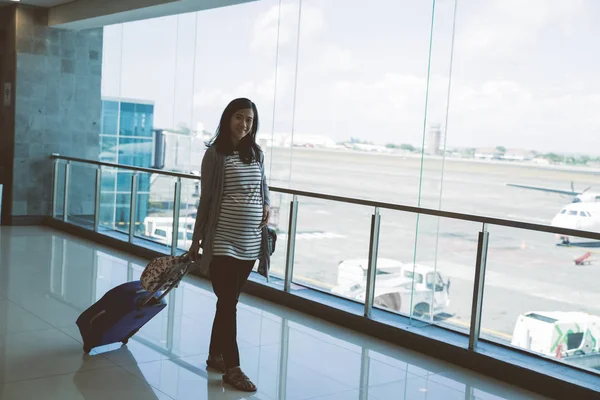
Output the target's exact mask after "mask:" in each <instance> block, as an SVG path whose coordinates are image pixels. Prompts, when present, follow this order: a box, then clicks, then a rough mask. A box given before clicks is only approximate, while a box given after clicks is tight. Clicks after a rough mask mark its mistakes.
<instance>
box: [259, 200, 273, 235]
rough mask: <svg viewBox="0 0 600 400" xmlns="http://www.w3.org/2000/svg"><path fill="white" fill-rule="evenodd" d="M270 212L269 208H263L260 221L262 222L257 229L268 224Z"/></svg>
mask: <svg viewBox="0 0 600 400" xmlns="http://www.w3.org/2000/svg"><path fill="white" fill-rule="evenodd" d="M270 212H271V209H270V207H269V206H264V207H263V219H262V222H261V223H260V225H259V226H258V229H262V228H264V227H265V226H267V225H268V224H269V214H270Z"/></svg>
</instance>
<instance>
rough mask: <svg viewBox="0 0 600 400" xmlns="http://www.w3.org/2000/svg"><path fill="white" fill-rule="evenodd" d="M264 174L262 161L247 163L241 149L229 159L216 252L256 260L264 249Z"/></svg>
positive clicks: (216, 238)
mask: <svg viewBox="0 0 600 400" xmlns="http://www.w3.org/2000/svg"><path fill="white" fill-rule="evenodd" d="M262 218H263V200H262V175H261V169H260V165H259V163H258V162H256V161H253V162H252V163H251V164H245V163H244V162H243V161H242V160H240V156H239V153H238V152H234V153H233V155H230V156H227V158H226V159H225V180H224V186H223V200H222V202H221V211H220V214H219V219H218V221H217V229H216V231H215V239H214V246H213V255H215V256H229V257H234V258H237V259H238V260H256V259H258V258H259V257H260V253H261V230H260V229H259V226H260V224H261V222H262Z"/></svg>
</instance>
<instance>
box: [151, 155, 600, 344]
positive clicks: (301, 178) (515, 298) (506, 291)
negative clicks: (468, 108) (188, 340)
mask: <svg viewBox="0 0 600 400" xmlns="http://www.w3.org/2000/svg"><path fill="white" fill-rule="evenodd" d="M266 161H267V175H268V177H269V182H270V185H271V186H274V187H283V188H289V189H297V190H304V191H312V192H318V193H323V194H330V195H339V196H347V197H357V198H361V199H369V200H375V201H383V202H389V203H396V204H403V205H409V206H421V207H426V208H436V209H438V208H441V209H442V210H446V211H455V212H461V213H468V214H476V215H482V216H491V217H498V218H505V219H512V220H517V221H525V222H533V223H538V224H550V221H551V219H552V218H553V216H554V215H555V214H556V213H557V212H558V211H560V209H561V208H562V206H564V205H566V204H568V203H570V201H571V199H570V198H568V197H562V196H560V195H558V194H551V193H544V192H536V191H530V190H525V189H518V188H511V187H508V186H506V183H519V184H528V185H536V186H545V187H555V188H559V189H569V188H570V184H571V181H573V182H574V184H575V187H576V189H581V190H583V189H584V188H586V187H588V186H594V185H596V189H597V190H600V171H592V170H589V171H585V170H570V169H566V168H565V169H560V168H550V167H544V166H535V165H520V164H514V163H509V162H500V163H498V162H475V161H471V160H457V159H447V160H446V162H445V164H443V163H442V160H441V159H440V158H426V159H424V160H423V162H422V161H421V159H420V158H419V157H411V156H408V157H403V156H397V155H385V154H375V153H357V152H344V151H322V150H313V149H297V148H295V149H293V150H290V149H268V151H267V160H266ZM442 166H443V168H442ZM421 171H423V173H422V174H421ZM442 177H443V179H442ZM161 182H162V183H161ZM169 185H170V186H169ZM163 186H164V187H163ZM169 187H172V183H170V184H169V183H168V182H167V181H166V180H157V181H155V183H154V184H153V187H152V194H151V199H154V200H158V199H159V198H172V195H171V194H170V190H169ZM193 192H194V190H193V183H192V182H184V190H183V195H182V200H183V201H184V202H188V203H190V204H193V203H195V202H196V201H197V197H193V196H192V193H193ZM419 193H420V195H419ZM440 194H441V196H440ZM271 196H272V206H273V207H274V208H275V209H278V210H279V211H278V215H277V211H274V215H273V217H274V219H273V221H272V222H274V223H276V224H277V226H278V228H279V229H280V230H281V233H280V240H279V242H278V246H277V248H278V250H277V252H276V254H275V255H274V257H273V262H272V268H273V272H274V273H275V274H277V273H280V274H281V273H282V272H283V267H284V263H285V255H286V254H285V253H286V252H285V249H286V235H285V233H286V231H287V224H288V212H289V202H290V200H291V196H289V195H280V194H278V193H277V192H276V191H273V192H272V194H271ZM191 210H192V209H191V208H190V209H189V211H191ZM184 212H185V211H184ZM372 213H373V208H371V207H366V206H357V205H350V204H344V203H336V202H330V201H323V200H317V199H311V198H306V197H300V198H299V214H298V228H297V229H298V231H297V232H298V236H297V240H296V255H295V266H294V276H295V280H296V281H297V282H298V283H301V282H304V283H307V284H310V285H311V286H317V287H320V288H322V289H325V290H328V289H330V288H331V287H333V286H334V285H335V284H336V283H337V266H338V263H339V262H341V261H343V260H349V259H365V260H366V259H367V257H368V251H369V233H370V224H371V215H372ZM481 228H482V226H481V224H478V223H474V222H467V221H458V220H450V219H440V218H436V217H429V216H420V217H419V218H418V220H417V216H416V215H415V214H408V213H404V212H398V211H392V210H385V209H382V210H381V233H380V247H379V257H380V258H389V259H394V260H398V261H401V262H404V263H409V264H410V263H413V262H416V263H418V264H424V265H429V266H432V267H435V268H437V269H438V270H439V271H440V272H441V273H442V274H444V275H445V276H447V277H449V278H450V280H451V286H450V300H451V302H450V306H449V307H448V308H447V315H446V317H447V318H446V319H445V322H447V323H450V324H453V325H455V326H457V327H461V328H465V329H466V328H468V326H469V324H470V315H471V302H472V298H473V280H474V271H475V259H476V254H477V238H478V232H479V231H480V230H481ZM489 232H490V242H489V252H488V261H487V274H486V286H485V292H484V308H483V319H482V333H483V334H484V335H492V336H495V337H496V338H499V339H501V340H508V341H510V338H511V336H512V332H513V329H514V325H515V322H516V320H517V317H518V316H519V314H521V313H525V312H528V311H585V312H589V313H591V314H595V315H600V291H599V290H598V286H599V284H598V282H599V277H600V259H598V261H597V262H596V261H593V259H594V257H595V254H596V251H600V248H598V249H597V250H594V249H593V248H592V249H589V248H581V247H568V248H567V247H562V246H557V243H558V241H557V239H556V237H555V235H554V234H548V233H537V232H530V231H523V230H519V229H515V228H504V227H499V226H489ZM588 251H590V252H592V262H591V264H589V265H584V266H576V265H575V263H574V259H575V258H576V257H579V256H581V255H583V254H585V253H586V252H588Z"/></svg>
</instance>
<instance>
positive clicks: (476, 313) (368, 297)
mask: <svg viewBox="0 0 600 400" xmlns="http://www.w3.org/2000/svg"><path fill="white" fill-rule="evenodd" d="M52 158H53V160H54V186H53V205H52V207H53V213H52V215H53V217H54V218H57V214H56V205H57V203H56V201H57V196H58V177H59V162H60V161H61V160H62V161H64V162H65V182H64V204H63V220H64V221H67V220H68V217H67V215H68V188H69V179H70V168H71V165H72V163H81V164H87V165H92V166H96V167H97V168H98V171H97V173H96V193H95V199H96V202H95V210H94V221H95V223H94V229H95V230H96V231H98V223H97V221H98V214H99V203H100V201H99V194H98V191H99V190H100V183H99V182H100V179H101V176H102V168H103V167H107V168H116V169H121V170H128V171H132V172H133V174H132V185H131V204H130V207H131V208H130V210H131V213H130V224H129V240H130V241H132V240H133V237H134V229H135V212H134V211H135V210H136V208H137V174H138V173H140V172H142V173H151V174H157V175H163V176H171V177H175V178H177V182H176V184H175V190H174V197H173V198H174V206H173V223H174V226H173V237H172V243H171V254H175V252H176V250H177V235H178V229H177V228H178V227H177V224H178V222H179V210H180V202H181V179H182V178H186V179H192V180H200V177H199V176H197V175H192V174H185V173H178V172H170V171H162V170H157V169H152V168H141V167H134V166H130V165H122V164H115V163H108V162H101V161H93V160H86V159H81V158H75V157H64V156H60V155H58V154H53V155H52ZM270 191H271V192H276V193H281V194H287V195H291V196H292V201H291V202H290V212H289V221H288V242H287V252H286V262H285V271H284V278H283V279H284V291H286V292H290V291H291V287H292V280H293V275H294V271H293V268H294V256H295V243H296V227H297V222H298V211H299V206H300V203H299V201H298V197H307V198H312V199H320V200H326V201H330V202H340V203H347V204H355V205H362V206H367V207H372V208H373V214H372V220H371V232H370V240H369V259H368V269H367V286H366V294H365V299H364V300H365V301H364V316H365V317H366V318H370V317H371V311H372V308H373V303H374V296H375V275H376V271H377V254H378V248H379V233H380V226H381V215H380V210H382V209H387V210H395V211H402V212H406V213H410V214H420V215H428V216H434V217H440V218H448V219H454V220H460V221H470V222H476V223H480V224H481V230H480V232H479V237H478V244H477V259H476V265H475V275H474V287H473V303H472V312H471V324H470V328H469V349H471V350H475V349H476V348H477V342H478V340H479V336H480V335H479V334H480V330H481V313H482V307H483V290H484V286H485V285H484V282H485V271H486V262H487V252H488V243H489V232H488V226H490V225H496V226H503V227H509V228H517V229H522V230H529V231H535V232H543V233H554V234H557V235H563V236H575V237H580V238H586V239H592V240H597V241H600V233H596V232H589V231H581V230H576V229H565V228H558V227H553V226H548V225H541V224H534V223H529V222H520V221H515V220H510V219H502V218H493V217H485V216H479V215H473V214H464V213H457V212H448V211H442V210H435V209H429V208H422V207H414V206H406V205H399V204H393V203H385V202H380V201H373V200H366V199H357V198H350V197H343V196H333V195H327V194H322V193H314V192H307V191H301V190H293V189H285V188H280V187H270Z"/></svg>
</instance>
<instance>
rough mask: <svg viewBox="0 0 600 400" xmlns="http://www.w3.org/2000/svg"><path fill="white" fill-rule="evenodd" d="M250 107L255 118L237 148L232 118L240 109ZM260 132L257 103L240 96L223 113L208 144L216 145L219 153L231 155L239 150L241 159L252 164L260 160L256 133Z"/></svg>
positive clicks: (210, 145)
mask: <svg viewBox="0 0 600 400" xmlns="http://www.w3.org/2000/svg"><path fill="white" fill-rule="evenodd" d="M247 108H250V109H252V111H253V112H254V120H253V122H252V128H251V129H250V132H248V134H247V135H246V136H244V137H243V138H242V140H240V143H239V144H238V147H237V149H236V148H235V147H234V145H233V141H232V140H231V118H232V117H233V115H234V114H235V113H236V112H238V111H239V110H244V109H247ZM257 132H258V110H257V109H256V104H254V103H253V102H252V101H251V100H249V99H246V98H243V97H242V98H238V99H234V100H232V101H231V102H230V103H229V104H228V105H227V107H225V110H224V111H223V114H222V115H221V121H220V122H219V127H218V128H217V131H216V132H215V136H214V137H213V138H212V140H211V141H210V142H208V143H207V146H209V147H212V146H215V147H216V150H217V152H218V153H221V154H225V155H229V154H232V153H233V151H234V150H238V151H239V153H240V159H241V160H242V161H243V162H244V163H246V164H250V163H252V161H260V158H259V154H260V152H261V151H262V150H261V148H260V146H259V145H258V144H257V143H256V133H257Z"/></svg>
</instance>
